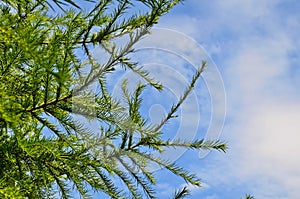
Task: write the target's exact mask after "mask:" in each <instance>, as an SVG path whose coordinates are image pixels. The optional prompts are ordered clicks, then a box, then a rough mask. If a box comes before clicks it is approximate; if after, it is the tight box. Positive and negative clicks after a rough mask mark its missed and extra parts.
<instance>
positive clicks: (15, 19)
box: [0, 0, 226, 199]
mask: <svg viewBox="0 0 300 199" xmlns="http://www.w3.org/2000/svg"><path fill="white" fill-rule="evenodd" d="M180 2H181V0H135V1H133V0H98V1H92V0H90V1H86V2H84V1H71V0H53V1H46V0H2V1H0V5H1V7H0V67H1V68H0V82H1V83H0V96H1V97H0V198H3V199H6V198H7V199H8V198H16V199H17V198H33V199H36V198H71V197H72V194H74V191H77V192H78V193H79V194H80V195H81V196H82V197H83V198H88V197H89V196H90V195H89V194H91V192H90V190H94V191H99V192H103V193H104V194H106V195H107V196H108V197H110V198H155V196H156V195H157V194H156V193H155V182H156V178H155V176H154V174H153V173H151V172H150V171H149V170H148V169H147V168H148V167H147V165H148V164H149V163H155V164H158V165H160V166H162V167H164V168H166V169H168V170H170V171H171V172H173V173H174V174H175V175H177V176H179V177H182V178H183V179H184V180H185V181H187V182H189V183H191V184H194V185H197V186H200V181H199V179H198V178H197V177H196V176H195V175H194V174H191V173H190V172H188V171H186V170H185V169H183V168H182V167H180V166H178V165H177V164H175V163H171V162H168V161H166V160H164V159H161V158H160V157H156V156H154V155H153V154H152V152H153V151H158V152H162V151H163V150H164V149H165V148H166V147H186V148H190V149H208V150H209V149H217V150H221V151H225V149H226V145H225V144H224V143H222V142H219V141H206V140H195V141H185V140H175V141H171V140H163V139H162V134H163V132H161V129H162V127H163V126H164V124H165V123H166V122H167V121H169V120H170V119H172V118H173V117H174V114H175V112H176V111H177V110H178V108H179V107H180V105H181V104H182V103H183V101H184V100H185V99H186V97H187V96H188V94H189V93H190V92H191V90H192V89H193V87H194V85H195V83H196V81H197V79H198V78H199V77H200V74H201V72H202V71H203V70H204V67H205V62H203V65H202V66H199V69H198V71H197V72H196V73H195V75H194V77H193V78H192V79H191V82H190V84H189V85H188V86H187V89H186V90H184V91H182V97H181V98H180V99H179V101H178V103H175V104H174V105H173V106H172V107H171V109H170V111H169V113H168V114H167V115H166V117H165V118H164V119H163V120H162V121H161V123H160V124H159V125H153V124H150V123H149V122H148V120H147V118H144V117H143V116H142V114H141V113H140V107H141V104H142V98H141V94H142V92H143V89H144V88H145V87H147V86H150V87H153V88H155V89H158V90H161V89H163V86H162V85H160V84H159V83H158V82H156V80H154V79H153V78H152V77H151V74H149V73H148V72H147V69H146V68H142V67H140V66H139V64H138V63H136V62H134V60H131V59H130V58H129V55H130V54H131V53H134V44H135V43H136V42H138V41H139V40H140V39H141V38H142V37H143V36H145V35H146V34H148V33H149V31H150V29H151V27H153V25H154V24H156V23H157V22H158V20H159V18H160V17H161V16H162V15H164V14H166V13H167V12H169V11H170V9H171V8H172V7H173V6H175V5H176V4H178V3H180ZM82 3H86V4H88V5H89V6H90V7H91V9H83V8H82V7H81V4H82ZM135 5H139V7H140V8H143V9H142V10H139V9H136V8H135ZM118 38H122V40H123V41H124V40H125V39H127V42H125V44H122V45H121V44H118V43H117V42H116V39H118ZM123 43H124V42H123ZM95 47H97V48H102V49H103V51H105V56H106V57H107V59H104V58H103V59H102V60H105V61H103V62H101V61H98V60H99V59H95V57H93V54H92V53H91V51H92V50H93V49H94V48H95ZM82 55H85V56H86V57H87V60H84V59H82ZM100 60H101V59H100ZM116 67H122V68H123V69H124V70H125V69H127V70H132V71H133V72H135V73H136V74H138V75H139V76H141V77H142V78H143V79H144V80H145V81H144V82H145V83H140V84H138V85H136V87H135V90H134V91H132V92H131V91H129V89H128V86H127V84H128V82H127V81H124V82H123V84H122V90H123V95H124V98H125V99H126V103H127V104H126V105H123V104H121V103H119V101H118V100H117V99H114V97H113V96H112V95H111V93H110V90H109V89H108V88H107V84H106V78H107V75H108V74H109V73H113V72H114V70H115V68H116ZM128 81H130V80H128ZM95 82H97V83H98V85H99V87H98V89H97V91H96V92H93V91H91V90H90V89H88V88H89V86H91V85H92V84H93V83H95ZM78 117H81V118H86V119H88V120H93V121H97V122H98V124H99V129H100V133H94V132H93V131H92V130H90V129H89V128H87V127H86V126H85V125H84V124H83V123H82V122H80V121H79V120H78ZM119 182H122V186H119V184H117V183H119ZM187 195H188V191H187V189H186V188H184V189H182V190H181V191H179V192H177V193H175V196H174V198H182V197H184V196H187Z"/></svg>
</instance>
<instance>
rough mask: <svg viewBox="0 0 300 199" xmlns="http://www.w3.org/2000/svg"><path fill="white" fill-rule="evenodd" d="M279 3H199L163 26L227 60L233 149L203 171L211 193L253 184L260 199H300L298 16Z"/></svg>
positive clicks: (222, 64)
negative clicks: (216, 188)
mask: <svg viewBox="0 0 300 199" xmlns="http://www.w3.org/2000/svg"><path fill="white" fill-rule="evenodd" d="M279 2H280V1H277V0H276V1H273V0H263V1H251V0H247V1H238V0H230V1H211V2H209V3H208V2H206V3H202V2H200V1H192V2H191V4H190V5H191V9H192V10H193V11H194V12H193V13H191V14H190V13H187V12H185V13H180V15H177V16H175V17H169V18H164V19H163V22H164V23H162V24H161V26H163V27H170V28H175V29H176V30H179V31H182V32H184V33H186V34H188V35H190V36H192V37H194V38H196V39H197V40H198V41H199V42H203V43H204V45H205V46H206V47H208V48H207V50H208V52H209V53H211V54H215V55H216V56H217V57H218V59H219V60H221V61H220V62H218V63H217V64H218V65H219V67H220V68H222V71H223V75H224V76H223V77H224V79H225V85H227V87H226V89H227V96H228V107H227V110H228V111H227V114H228V115H229V120H230V122H229V124H228V125H226V126H225V129H224V133H223V138H224V139H225V140H228V141H229V145H230V151H229V152H228V154H226V155H225V156H226V157H221V156H215V157H214V158H212V159H213V161H214V162H212V163H207V164H206V165H205V167H204V168H201V169H198V170H199V176H200V177H201V178H203V179H204V180H205V181H207V182H208V183H209V185H210V187H211V189H213V188H215V187H218V186H221V187H222V186H227V187H228V189H229V190H230V188H234V186H236V185H237V184H246V185H247V186H248V188H249V190H251V191H253V194H254V196H256V198H263V199H271V198H277V199H278V198H280V199H286V198H289V199H296V198H297V197H298V190H299V185H300V169H299V168H300V152H299V150H298V146H299V140H300V122H299V118H300V103H299V99H300V93H299V86H300V85H299V75H295V74H299V69H297V67H295V66H291V60H290V56H289V53H290V52H293V51H294V52H299V50H298V49H299V47H300V44H299V41H298V39H297V38H298V36H297V35H299V32H300V30H299V26H298V25H299V20H298V19H299V18H295V16H294V15H293V14H289V16H288V17H286V18H285V16H282V14H284V12H285V13H286V14H288V12H289V11H288V10H280V11H281V12H277V11H278V9H283V8H280V7H277V6H278V3H279ZM186 6H189V3H188V2H187V3H186ZM202 7H204V8H202ZM197 9H199V10H200V11H203V12H204V13H205V14H201V13H196V12H197ZM205 9H208V10H205ZM279 13H280V15H279ZM298 17H299V16H298ZM181 24H182V25H181ZM295 59H296V61H295V60H294V62H293V64H295V63H297V59H299V57H297V58H295ZM298 61H300V60H298ZM298 63H299V62H298ZM196 168H198V167H196ZM240 197H241V196H240Z"/></svg>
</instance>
